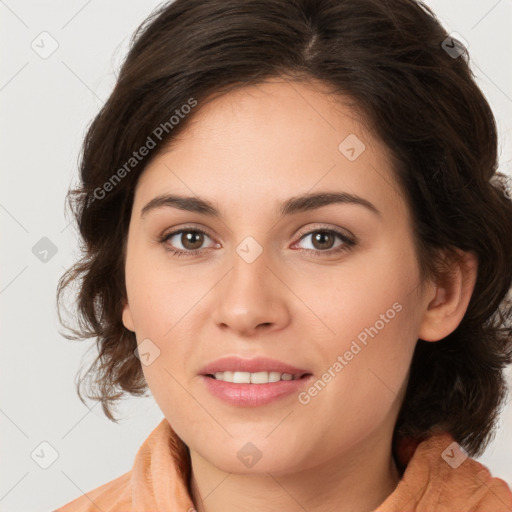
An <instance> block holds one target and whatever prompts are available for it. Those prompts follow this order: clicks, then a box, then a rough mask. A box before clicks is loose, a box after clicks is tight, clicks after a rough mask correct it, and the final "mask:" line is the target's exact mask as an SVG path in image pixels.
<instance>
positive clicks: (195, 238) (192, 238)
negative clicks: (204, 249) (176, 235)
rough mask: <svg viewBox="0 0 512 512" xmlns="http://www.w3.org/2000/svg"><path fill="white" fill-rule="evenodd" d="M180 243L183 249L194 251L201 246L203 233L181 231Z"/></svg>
mask: <svg viewBox="0 0 512 512" xmlns="http://www.w3.org/2000/svg"><path fill="white" fill-rule="evenodd" d="M180 242H181V243H182V245H183V247H184V248H185V249H189V250H191V251H194V250H196V249H199V248H200V247H201V246H202V245H203V242H204V233H201V232H199V231H182V234H181V238H180Z"/></svg>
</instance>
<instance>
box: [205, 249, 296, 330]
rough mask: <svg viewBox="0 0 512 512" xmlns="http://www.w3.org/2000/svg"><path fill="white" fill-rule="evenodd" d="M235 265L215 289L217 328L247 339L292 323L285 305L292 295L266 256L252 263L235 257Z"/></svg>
mask: <svg viewBox="0 0 512 512" xmlns="http://www.w3.org/2000/svg"><path fill="white" fill-rule="evenodd" d="M232 262H233V265H232V268H231V270H230V271H229V272H228V274H227V275H226V276H225V277H224V279H222V281H221V282H220V283H219V284H218V286H216V287H215V289H216V296H215V298H214V304H215V309H214V312H213V320H214V322H215V324H216V325H217V326H218V327H219V328H220V329H222V330H224V331H226V332H227V331H231V332H232V333H233V334H235V335H238V336H245V337H247V336H249V337H250V336H254V335H256V334H258V333H260V332H263V331H265V332H272V331H274V330H280V329H282V328H284V327H286V325H287V324H288V323H289V322H290V311H289V307H288V304H287V302H286V301H287V296H289V295H290V294H289V292H288V293H287V288H286V286H285V284H283V282H282V281H281V280H280V278H279V277H278V275H277V274H278V273H277V272H276V270H275V268H271V266H270V264H269V263H270V262H269V261H268V258H266V257H265V252H263V253H262V254H261V255H260V256H259V257H258V258H257V259H256V260H254V261H252V262H251V263H248V262H247V261H245V260H244V259H243V258H242V257H240V256H239V255H238V254H236V253H235V254H234V256H233V259H232ZM273 267H275V266H273Z"/></svg>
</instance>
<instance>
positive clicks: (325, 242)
mask: <svg viewBox="0 0 512 512" xmlns="http://www.w3.org/2000/svg"><path fill="white" fill-rule="evenodd" d="M335 238H336V237H335V236H334V235H333V234H332V233H331V232H330V231H315V232H314V234H313V236H312V237H311V241H312V243H313V246H314V247H315V249H319V250H325V249H331V248H332V246H333V245H334V241H335Z"/></svg>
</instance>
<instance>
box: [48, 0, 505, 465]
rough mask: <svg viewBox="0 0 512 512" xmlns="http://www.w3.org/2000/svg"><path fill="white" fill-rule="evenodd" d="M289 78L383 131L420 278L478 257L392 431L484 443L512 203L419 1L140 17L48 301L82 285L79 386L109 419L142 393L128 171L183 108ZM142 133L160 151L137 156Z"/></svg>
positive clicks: (217, 3)
mask: <svg viewBox="0 0 512 512" xmlns="http://www.w3.org/2000/svg"><path fill="white" fill-rule="evenodd" d="M447 38H448V39H447ZM447 43H448V44H447ZM450 49H451V50H450ZM448 50H450V51H448ZM454 52H456V53H455V54H454ZM285 76H286V77H290V78H291V79H293V80H318V81H320V82H321V83H323V84H326V85H327V86H328V87H329V88H330V91H332V93H333V94H335V95H336V94H337V93H339V94H340V95H344V96H345V97H349V98H351V99H352V100H353V101H354V103H355V105H356V106H357V107H359V108H360V109H361V111H362V112H363V113H364V117H365V120H366V122H367V124H368V126H369V127H370V128H371V129H372V130H373V132H374V133H375V134H376V136H378V137H379V138H380V139H381V140H382V141H383V142H384V143H385V144H386V146H387V148H388V149H389V152H390V154H391V155H392V158H393V160H394V162H395V169H394V171H395V174H396V181H397V183H398V184H399V186H400V188H401V189H402V191H403V194H404V197H405V198H406V200H407V203H408V205H409V208H410V212H411V215H412V220H413V225H414V231H415V244H416V248H417V256H418V263H419V266H420V269H421V275H422V279H426V278H432V277H440V276H441V275H442V273H443V270H442V267H441V266H440V263H441V258H440V254H441V252H440V250H444V251H445V253H446V254H449V255H451V256H453V257H456V254H455V252H454V249H455V248H459V249H462V250H465V251H473V252H474V253H475V254H476V255H477V256H478V260H479V268H478V276H477V281H476V285H475V289H474V292H473V295H472V297H471V301H470V303H469V306H468V309H467V311H466V314H465V316H464V318H463V320H462V321H461V323H460V325H459V326H458V327H457V329H456V330H455V331H453V332H452V333H451V334H450V335H449V336H447V337H446V338H445V339H443V340H441V341H439V342H437V343H428V342H425V341H422V340H418V342H417V346H416V349H415V353H414V356H413V361H412V365H411V369H410V378H409V382H408V388H407V391H406V396H405V399H404V401H403V404H402V408H401V411H400V414H399V416H398V419H397V423H396V428H395V436H398V435H399V436H412V437H414V438H422V437H425V436H427V435H429V434H430V433H433V432H434V431H436V430H446V431H448V432H450V433H451V434H452V435H453V436H454V438H455V440H457V441H458V442H459V444H461V445H462V446H463V447H464V448H465V449H466V450H467V451H468V453H469V454H470V455H475V454H480V453H481V452H482V451H483V449H484V448H485V446H486V445H487V443H488V442H489V441H490V438H491V435H492V433H493V429H494V426H495V423H496V421H497V417H498V413H499V409H500V407H501V406H502V405H503V403H504V400H505V397H506V385H505V380H504V376H503V369H504V368H505V366H506V365H507V364H510V362H511V361H512V329H511V328H510V319H511V317H512V306H511V304H510V301H507V300H506V295H507V292H508V290H509V289H510V286H511V283H512V259H511V255H512V202H511V200H510V197H509V196H508V192H507V190H506V188H505V175H503V174H501V173H499V172H497V134H496V126H495V120H494V117H493V114H492V111H491V109H490V107H489V105H488V103H487V101H486V99H485V98H484V96H483V94H482V92H481V91H480V89H479V88H478V86H477V85H476V83H475V80H474V77H473V75H472V73H471V70H470V68H469V56H468V54H467V51H465V48H464V47H463V46H462V44H460V43H459V42H458V41H457V40H455V39H451V38H449V37H448V34H447V33H446V31H445V29H444V28H443V27H442V25H441V24H440V23H439V21H438V20H437V18H436V17H435V15H434V14H433V13H432V11H431V10H430V9H429V8H428V7H427V6H425V5H424V4H422V3H421V2H419V1H413V0H387V1H382V0H286V1H284V0H176V1H174V2H172V3H169V4H166V5H163V6H162V7H160V8H159V9H158V10H156V11H154V13H153V14H152V15H151V16H150V17H149V18H148V19H147V20H146V21H145V22H144V23H143V24H142V25H141V26H140V27H139V29H138V30H137V31H136V33H135V34H134V36H133V38H132V40H131V46H130V50H129V53H128V55H127V57H126V59H125V62H124V64H123V66H122V68H121V70H120V73H119V77H118V80H117V84H116V86H115V88H114V90H113V92H112V93H111V95H110V97H109V99H108V101H107V102H106V103H105V105H104V106H103V107H102V109H101V111H100V112H99V113H98V115H97V116H96V117H95V119H94V120H93V122H92V123H91V125H90V126H89V128H88V131H87V134H86V137H85V140H84V144H83V149H82V154H81V162H80V168H81V183H80V186H79V188H77V189H76V190H70V192H69V195H68V199H69V205H70V206H71V208H72V211H73V213H74V215H75V218H76V221H77V223H78V226H79V230H80V235H81V237H82V239H83V249H84V253H83V257H82V259H81V260H80V261H78V262H77V263H76V264H75V265H74V266H73V267H71V268H70V269H69V270H68V271H67V272H66V273H65V274H64V275H63V276H62V278H61V280H60V282H59V288H58V292H57V300H58V305H59V307H62V293H63V292H64V290H65V289H67V288H68V287H69V285H70V284H72V283H74V284H75V285H76V286H77V287H78V296H77V301H76V307H77V317H76V321H77V322H78V326H77V328H71V327H69V330H70V332H71V333H70V334H67V335H66V336H67V337H68V338H69V339H79V338H81V339H87V338H92V337H94V338H96V344H97V348H98V355H97V358H96V360H95V361H94V363H93V364H92V365H91V366H90V368H89V369H88V371H87V373H86V375H85V376H82V377H80V379H79V381H78V383H77V387H78V394H79V396H80V399H81V400H82V401H83V398H82V390H83V389H82V388H83V386H85V385H86V384H89V385H90V386H89V389H88V391H87V393H88V397H89V398H92V399H94V400H98V401H100V402H101V404H102V407H103V411H104V413H105V414H106V415H107V417H108V418H110V419H111V420H113V421H116V420H115V418H114V416H113V415H112V413H111V406H113V405H115V403H116V402H117V401H118V400H119V399H120V398H121V397H122V396H123V395H124V394H125V393H130V394H133V395H142V394H144V392H145V391H146V390H147V385H146V382H145V379H144V376H143V373H142V369H141V364H140V361H139V359H138V358H137V357H135V355H134V349H135V348H136V346H137V343H136V339H135V335H134V334H133V333H132V332H130V331H128V330H127V329H125V327H124V326H123V323H122V320H121V313H122V308H123V301H124V299H125V298H126V289H125V281H124V251H123V248H124V247H125V242H126V237H127V231H128V225H129V220H130V213H131V207H132V203H133V197H134V189H135V186H136V183H137V179H138V177H139V176H140V175H141V173H142V172H143V170H144V168H145V166H146V165H147V164H148V163H149V162H150V161H151V159H152V158H153V157H154V156H155V155H156V154H158V151H159V150H160V149H161V148H163V147H164V146H165V145H166V144H169V143H170V141H172V140H173V139H174V138H175V137H176V136H177V134H178V133H179V132H180V131H181V130H182V129H183V128H184V127H185V126H186V125H187V122H188V121H189V119H190V118H191V117H192V116H193V113H191V114H190V115H188V117H187V115H186V112H187V111H190V109H185V107H184V106H185V105H190V106H192V105H193V104H194V102H197V103H195V104H199V105H201V104H204V103H205V102H206V100H207V99H211V98H212V97H213V96H215V94H217V95H220V94H225V93H226V92H228V91H230V90H233V89H236V88H239V87H243V86H245V85H249V84H251V85H252V84H256V83H258V82H261V81H263V80H265V79H269V78H274V77H285ZM212 95H213V96H212ZM173 115H174V117H175V118H176V119H178V118H179V121H178V122H174V121H170V118H171V116H173ZM158 127H160V130H159V131H158V130H157V128H158ZM156 133H158V134H159V137H157V136H156ZM148 137H151V140H152V143H153V145H154V149H151V151H149V153H148V154H147V156H146V157H144V158H140V159H139V158H138V156H137V159H136V160H135V159H134V158H135V157H134V154H135V153H134V152H138V150H139V149H140V148H142V147H143V146H146V147H147V146H149V140H148ZM137 155H138V153H137ZM132 159H134V160H132ZM127 162H130V165H129V166H127ZM132 164H133V165H132ZM121 169H124V172H122V171H121ZM115 176H117V178H119V179H117V178H116V179H115V180H114V177H115ZM108 183H110V185H108ZM59 315H60V313H59ZM60 318H61V322H62V323H63V325H64V322H63V320H62V316H61V315H60Z"/></svg>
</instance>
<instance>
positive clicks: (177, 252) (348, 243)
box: [158, 227, 356, 258]
mask: <svg viewBox="0 0 512 512" xmlns="http://www.w3.org/2000/svg"><path fill="white" fill-rule="evenodd" d="M187 232H188V233H202V234H203V235H206V236H208V237H209V238H211V237H210V235H209V234H208V233H207V232H206V231H204V230H202V229H199V228H192V227H190V228H187V227H185V228H182V229H179V230H177V231H172V232H170V233H167V234H165V235H162V236H161V237H160V238H159V239H158V241H159V242H160V243H162V244H164V245H166V244H167V241H168V240H169V239H171V238H172V237H173V236H174V235H177V234H179V233H187ZM313 233H329V234H334V235H337V236H338V237H339V238H340V239H341V240H342V241H343V244H342V245H340V246H338V247H337V248H335V249H328V250H326V251H321V250H319V249H301V250H300V252H307V253H310V255H311V256H314V257H322V256H323V255H333V254H341V253H344V252H346V251H349V250H350V249H351V248H352V247H353V246H354V245H356V242H355V240H352V239H350V238H349V237H348V236H347V235H345V234H344V233H341V232H340V231H337V230H336V229H332V228H316V229H313V230H310V231H307V232H305V233H299V241H300V240H302V239H303V238H305V237H306V236H308V235H312V234H313ZM165 249H166V251H169V252H170V253H171V254H172V255H173V256H175V257H177V258H182V257H185V258H187V257H191V256H196V255H201V254H202V252H203V251H204V250H205V249H196V250H192V251H182V250H181V249H170V248H169V247H166V248H165Z"/></svg>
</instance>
